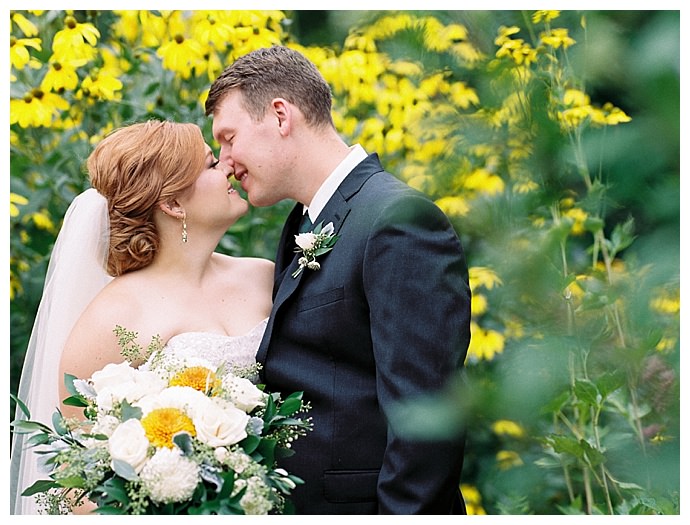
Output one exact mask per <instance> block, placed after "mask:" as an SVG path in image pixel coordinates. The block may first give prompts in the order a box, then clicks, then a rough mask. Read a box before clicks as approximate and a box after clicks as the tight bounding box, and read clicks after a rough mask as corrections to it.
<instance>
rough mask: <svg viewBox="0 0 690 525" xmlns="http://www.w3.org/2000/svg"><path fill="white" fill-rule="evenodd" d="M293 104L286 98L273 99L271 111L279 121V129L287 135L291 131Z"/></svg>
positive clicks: (282, 133)
mask: <svg viewBox="0 0 690 525" xmlns="http://www.w3.org/2000/svg"><path fill="white" fill-rule="evenodd" d="M292 109H293V106H291V105H290V104H289V103H288V101H287V100H285V99H284V98H274V99H273V100H272V101H271V112H272V113H273V116H274V118H275V119H276V120H277V123H278V131H279V132H280V134H281V135H283V136H286V135H288V134H289V133H290V124H291V111H292Z"/></svg>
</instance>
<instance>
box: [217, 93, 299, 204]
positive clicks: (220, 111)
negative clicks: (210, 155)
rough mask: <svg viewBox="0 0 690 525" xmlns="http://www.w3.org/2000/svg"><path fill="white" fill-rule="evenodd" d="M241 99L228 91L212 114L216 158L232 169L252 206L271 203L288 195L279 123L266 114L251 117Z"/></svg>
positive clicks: (240, 96) (239, 95)
mask: <svg viewBox="0 0 690 525" xmlns="http://www.w3.org/2000/svg"><path fill="white" fill-rule="evenodd" d="M241 102H242V94H241V93H240V92H239V91H231V92H230V93H228V94H227V95H226V96H225V98H223V99H222V100H221V102H220V104H218V106H217V107H216V110H215V111H214V113H213V137H214V138H215V139H216V141H217V142H218V144H219V145H220V154H219V155H218V157H219V158H220V160H221V162H225V163H226V164H228V165H229V166H231V167H232V168H233V169H234V171H235V178H236V179H237V180H238V181H239V182H240V184H241V185H242V189H243V190H244V191H246V192H247V197H248V199H249V202H251V203H252V205H254V206H271V205H273V204H275V203H277V202H279V201H281V200H283V199H285V198H288V195H287V194H286V191H285V188H286V184H285V181H284V178H283V174H284V172H285V165H286V163H285V160H284V159H285V157H286V155H285V152H284V151H283V149H282V148H283V141H281V135H280V129H279V128H280V126H279V125H278V123H277V120H276V119H275V118H273V117H272V115H271V114H270V113H267V114H266V115H265V116H264V118H263V119H261V120H260V121H256V120H254V119H252V117H251V116H250V115H249V113H247V111H246V110H245V109H244V107H243V106H242V103H241Z"/></svg>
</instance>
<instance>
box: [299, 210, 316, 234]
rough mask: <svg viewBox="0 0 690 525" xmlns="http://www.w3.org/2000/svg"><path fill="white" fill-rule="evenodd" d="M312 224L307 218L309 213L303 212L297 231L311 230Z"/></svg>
mask: <svg viewBox="0 0 690 525" xmlns="http://www.w3.org/2000/svg"><path fill="white" fill-rule="evenodd" d="M313 225H314V224H313V223H312V222H311V219H310V218H309V213H308V212H305V213H304V216H303V217H302V222H301V223H300V225H299V232H300V233H305V232H308V231H309V230H311V227H312V226H313Z"/></svg>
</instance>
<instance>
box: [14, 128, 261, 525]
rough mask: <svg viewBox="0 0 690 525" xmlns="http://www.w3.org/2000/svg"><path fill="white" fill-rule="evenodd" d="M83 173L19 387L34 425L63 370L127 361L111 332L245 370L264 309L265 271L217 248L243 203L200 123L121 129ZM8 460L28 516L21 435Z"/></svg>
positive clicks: (85, 371)
mask: <svg viewBox="0 0 690 525" xmlns="http://www.w3.org/2000/svg"><path fill="white" fill-rule="evenodd" d="M87 168H88V172H89V177H90V180H91V185H92V186H93V188H92V189H89V190H87V191H86V192H84V193H82V194H81V195H79V196H78V197H77V198H76V199H75V200H74V202H73V203H72V204H71V206H70V208H69V209H68V211H67V214H66V215H65V220H64V224H63V227H62V229H61V231H60V234H59V236H58V239H57V241H56V243H55V247H54V249H53V253H52V255H51V261H50V264H49V267H48V273H47V276H46V283H45V288H44V293H43V297H42V299H41V305H40V306H39V311H38V314H37V317H36V322H35V324H34V330H33V332H32V335H31V339H30V342H29V348H28V349H27V355H26V359H25V364H24V369H23V371H22V377H21V380H20V385H19V392H18V397H19V398H20V399H21V400H22V401H24V402H25V403H26V404H27V406H28V408H29V410H30V411H31V417H32V419H34V420H38V421H42V422H46V423H48V424H49V423H50V421H51V417H52V414H53V412H54V411H55V409H56V408H58V407H59V406H60V400H61V399H64V398H65V397H67V396H68V394H67V391H66V390H65V389H64V386H62V383H63V381H62V377H63V375H64V373H69V374H73V375H75V376H77V377H79V378H88V377H90V376H91V375H92V374H93V372H95V371H96V370H99V369H101V368H103V367H104V366H105V365H106V364H108V363H119V362H122V361H123V360H124V358H123V357H122V355H121V354H120V351H121V348H120V346H119V345H118V340H117V337H116V335H115V333H114V328H115V327H116V325H119V326H122V327H123V328H125V329H126V330H128V331H133V332H136V333H137V334H138V339H137V343H138V344H139V345H141V346H142V347H143V348H146V346H147V345H148V343H149V342H150V341H151V339H152V337H154V336H160V338H161V340H162V341H167V344H166V351H175V352H183V353H186V354H188V355H196V356H203V357H204V358H206V359H209V360H212V361H214V362H215V363H217V364H221V363H222V362H226V363H231V364H239V365H241V366H245V365H248V364H251V363H253V362H254V360H255V354H256V351H257V348H258V346H259V343H260V341H261V337H262V335H263V331H264V329H265V326H266V322H267V318H268V315H269V313H270V309H271V289H272V286H273V263H272V262H271V261H268V260H265V259H259V258H250V257H239V258H238V257H230V256H226V255H222V254H220V253H217V252H215V251H214V250H215V248H216V246H217V244H218V242H219V241H220V239H221V237H222V236H223V234H224V233H225V232H226V231H227V229H228V228H229V227H230V226H231V225H232V224H234V223H235V222H236V221H237V219H239V218H240V217H241V216H243V215H244V214H245V213H246V212H247V210H248V204H247V202H246V201H245V200H244V199H243V198H242V197H241V196H240V195H239V194H238V193H237V192H236V191H235V190H234V189H233V187H232V185H231V184H230V182H229V179H230V177H231V176H232V171H231V169H230V168H229V167H228V166H227V165H225V164H222V163H219V161H218V160H216V159H215V158H214V155H213V153H212V151H211V148H210V147H209V146H208V145H206V143H205V142H204V139H203V136H202V134H201V130H200V129H199V128H198V127H197V126H196V125H193V124H176V123H171V122H158V121H149V122H145V123H139V124H133V125H130V126H126V127H123V128H120V129H119V130H117V131H115V132H114V133H112V134H111V135H109V136H108V137H106V138H105V139H104V140H103V141H102V142H101V143H100V144H99V145H98V146H97V147H96V148H95V150H94V151H93V153H92V154H91V156H90V157H89V159H88V161H87ZM60 409H61V410H62V412H63V414H64V415H65V416H81V413H80V411H79V409H74V408H72V407H67V406H60ZM18 416H19V414H18ZM12 454H13V455H12V460H11V483H10V485H11V494H10V505H11V509H10V512H11V513H12V514H35V513H37V509H36V504H35V501H33V498H29V497H22V496H21V492H22V491H23V490H24V489H25V488H26V487H28V486H30V485H31V484H32V483H33V482H34V481H36V480H37V479H47V475H46V474H45V473H43V474H42V473H41V470H40V466H39V464H38V459H37V458H38V456H37V455H36V454H35V453H34V452H33V451H32V450H31V449H27V448H26V444H25V443H24V436H22V435H15V436H14V440H13V448H12Z"/></svg>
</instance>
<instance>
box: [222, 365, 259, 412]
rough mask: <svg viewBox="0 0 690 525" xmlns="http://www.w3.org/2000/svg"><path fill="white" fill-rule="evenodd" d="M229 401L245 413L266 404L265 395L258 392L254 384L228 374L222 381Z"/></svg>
mask: <svg viewBox="0 0 690 525" xmlns="http://www.w3.org/2000/svg"><path fill="white" fill-rule="evenodd" d="M223 386H224V387H225V390H226V391H227V392H228V396H229V397H230V401H232V402H233V404H234V405H235V406H236V407H237V408H239V409H241V410H244V411H245V412H247V413H249V412H251V411H252V410H254V409H255V408H256V407H258V406H263V405H264V404H265V402H266V394H264V393H263V392H262V391H261V390H259V389H258V388H257V387H256V385H255V384H254V383H252V382H251V381H250V380H249V379H245V378H244V377H237V376H235V375H233V374H228V375H227V376H226V377H225V378H224V381H223Z"/></svg>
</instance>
